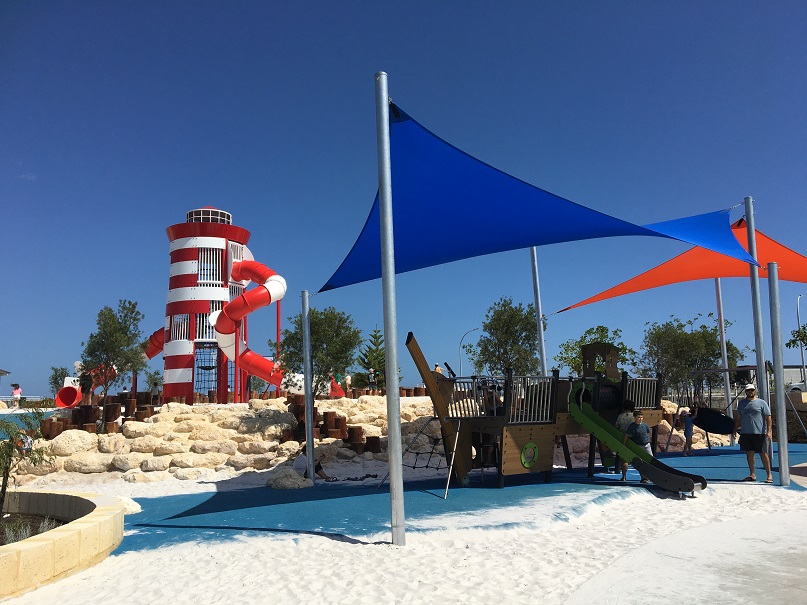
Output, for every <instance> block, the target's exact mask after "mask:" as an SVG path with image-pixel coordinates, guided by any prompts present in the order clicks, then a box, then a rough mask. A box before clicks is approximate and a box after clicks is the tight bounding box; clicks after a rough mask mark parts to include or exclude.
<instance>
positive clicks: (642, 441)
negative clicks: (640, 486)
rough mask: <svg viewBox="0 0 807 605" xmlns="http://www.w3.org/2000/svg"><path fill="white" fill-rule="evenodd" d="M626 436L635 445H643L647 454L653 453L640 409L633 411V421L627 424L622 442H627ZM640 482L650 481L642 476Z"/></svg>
mask: <svg viewBox="0 0 807 605" xmlns="http://www.w3.org/2000/svg"><path fill="white" fill-rule="evenodd" d="M628 437H630V440H631V441H633V442H634V443H635V444H636V445H639V446H641V447H643V448H644V449H645V451H646V452H647V453H648V454H650V455H651V456H652V455H653V450H652V448H651V447H650V427H649V426H647V424H646V423H645V421H644V414H643V413H642V410H636V411H635V412H633V422H631V423H630V425H628V430H627V431H625V436H624V437H623V438H622V443H627V441H628ZM642 483H650V480H649V479H646V478H644V477H642Z"/></svg>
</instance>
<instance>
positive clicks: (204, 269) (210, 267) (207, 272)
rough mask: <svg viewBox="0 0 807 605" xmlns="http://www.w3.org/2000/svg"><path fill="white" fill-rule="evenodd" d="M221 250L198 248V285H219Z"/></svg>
mask: <svg viewBox="0 0 807 605" xmlns="http://www.w3.org/2000/svg"><path fill="white" fill-rule="evenodd" d="M221 252H222V251H221V250H220V249H218V248H199V265H198V266H199V285H200V286H221Z"/></svg>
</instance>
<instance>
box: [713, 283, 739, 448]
mask: <svg viewBox="0 0 807 605" xmlns="http://www.w3.org/2000/svg"><path fill="white" fill-rule="evenodd" d="M715 296H716V297H717V325H718V333H719V334H720V357H721V359H722V361H723V391H724V392H725V393H726V407H725V408H724V409H725V410H726V414H728V417H729V418H734V409H733V407H732V405H731V381H730V380H729V372H728V369H729V355H728V350H727V348H726V322H725V321H724V320H723V291H722V289H721V288H720V278H719V277H715ZM731 445H734V433H732V434H731Z"/></svg>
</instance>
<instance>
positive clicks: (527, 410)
mask: <svg viewBox="0 0 807 605" xmlns="http://www.w3.org/2000/svg"><path fill="white" fill-rule="evenodd" d="M406 347H407V349H408V350H409V353H410V355H411V356H412V359H413V360H414V362H415V366H416V367H417V369H418V371H419V372H420V375H421V377H422V378H423V382H424V384H425V385H426V389H427V390H428V393H429V396H430V397H431V400H432V403H433V404H434V410H435V415H436V416H437V418H438V420H439V422H440V426H441V429H442V434H443V442H444V445H445V449H446V452H447V455H448V456H449V458H450V461H451V468H452V475H453V478H454V479H455V480H456V481H457V483H458V484H459V485H466V484H467V483H468V474H469V472H470V471H471V470H473V469H482V470H483V472H484V470H485V469H486V468H490V469H495V470H496V474H497V479H498V484H499V486H500V487H503V486H504V481H505V477H508V476H511V475H521V474H527V473H543V474H544V477H545V480H546V481H550V480H551V476H552V468H553V465H554V461H555V449H556V447H557V446H558V445H559V446H561V447H562V448H563V453H564V458H565V462H566V466H567V467H568V468H571V464H572V463H571V456H570V454H569V449H568V444H567V442H566V436H567V435H578V434H584V433H588V434H589V435H590V445H589V459H588V474H589V476H593V474H594V465H595V459H596V457H597V449H598V448H599V456H600V459H601V460H603V459H604V460H608V461H609V462H610V460H609V458H611V459H612V458H613V456H614V455H616V456H619V457H621V458H623V459H625V460H628V461H629V462H631V463H632V464H633V465H634V466H635V467H636V468H641V472H642V473H643V475H644V476H646V477H648V478H649V479H650V480H651V481H653V482H654V483H656V484H657V485H659V486H661V487H663V488H665V489H669V490H671V491H676V492H692V491H694V489H696V484H700V487H701V488H702V487H706V480H705V479H703V478H702V477H697V476H693V475H688V474H686V473H682V472H680V471H677V470H675V469H672V468H670V467H667V466H666V465H664V464H663V463H661V462H659V461H658V460H656V459H655V458H653V457H652V456H650V455H649V454H647V452H645V451H644V449H642V448H641V447H639V446H635V447H633V446H634V444H632V443H631V442H630V441H629V442H628V444H625V445H623V444H622V434H621V433H620V432H619V431H617V429H616V428H615V427H614V421H615V420H616V417H617V416H618V415H619V413H620V411H621V408H622V404H623V402H624V401H625V400H626V399H630V400H631V401H633V402H634V405H635V407H636V409H641V410H642V411H643V412H644V421H645V422H646V423H647V424H648V425H649V426H650V427H651V428H652V442H651V443H652V448H653V451H656V444H657V440H658V424H659V423H660V422H661V419H662V410H661V381H660V379H658V378H631V377H629V376H628V375H627V373H626V372H622V373H620V372H619V370H618V369H617V365H616V362H617V360H618V358H619V353H618V350H617V349H616V347H614V346H613V345H611V344H608V343H595V344H591V345H587V346H584V347H583V348H582V355H583V362H584V363H583V366H584V371H583V377H582V378H579V379H564V380H562V379H561V378H560V377H559V374H558V372H557V371H555V372H553V374H552V376H515V375H513V374H512V372H508V373H507V375H506V376H503V377H489V376H471V377H447V376H444V375H442V374H439V373H436V372H432V371H431V366H430V365H429V363H428V362H427V361H426V358H425V357H424V355H423V353H422V351H421V350H420V347H419V345H418V343H417V341H416V340H415V337H414V335H413V334H412V333H411V332H410V333H409V335H408V336H407V339H406ZM598 367H599V368H604V372H600V371H597V368H598Z"/></svg>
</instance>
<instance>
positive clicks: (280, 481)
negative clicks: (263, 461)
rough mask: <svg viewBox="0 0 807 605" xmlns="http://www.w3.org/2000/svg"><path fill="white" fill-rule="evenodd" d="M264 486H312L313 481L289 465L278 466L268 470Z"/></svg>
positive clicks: (289, 487) (288, 487)
mask: <svg viewBox="0 0 807 605" xmlns="http://www.w3.org/2000/svg"><path fill="white" fill-rule="evenodd" d="M266 486H267V487H271V488H272V489H301V488H303V487H314V482H313V481H311V479H306V478H305V477H303V476H302V475H301V474H300V473H298V472H297V471H295V470H294V469H293V468H291V467H290V466H279V467H277V468H276V469H274V470H272V471H270V475H269V479H268V480H267V481H266Z"/></svg>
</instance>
